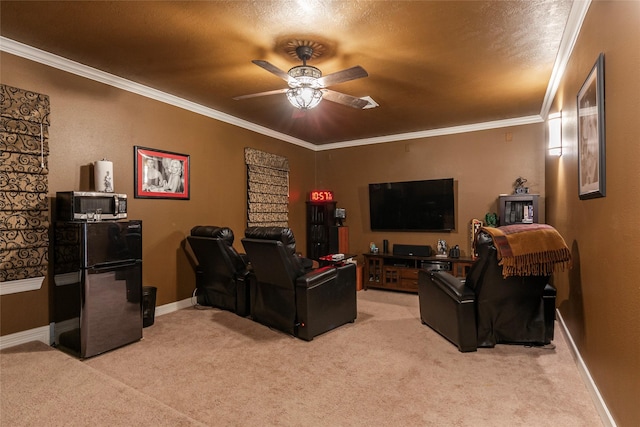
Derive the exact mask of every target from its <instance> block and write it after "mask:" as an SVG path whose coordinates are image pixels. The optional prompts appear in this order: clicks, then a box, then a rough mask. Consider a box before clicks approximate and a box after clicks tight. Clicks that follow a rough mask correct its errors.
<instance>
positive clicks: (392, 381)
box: [1, 290, 602, 427]
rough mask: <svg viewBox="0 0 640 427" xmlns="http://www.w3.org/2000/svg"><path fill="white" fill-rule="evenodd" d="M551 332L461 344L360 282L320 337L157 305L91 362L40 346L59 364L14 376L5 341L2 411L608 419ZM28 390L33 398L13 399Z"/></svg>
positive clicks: (550, 421)
mask: <svg viewBox="0 0 640 427" xmlns="http://www.w3.org/2000/svg"><path fill="white" fill-rule="evenodd" d="M554 342H555V344H556V346H557V348H556V349H555V350H544V349H539V348H526V347H521V346H508V345H501V346H498V347H496V348H494V349H480V350H479V351H478V352H475V353H460V352H458V350H457V349H456V347H455V346H453V345H452V344H450V343H449V342H448V341H446V340H445V339H444V338H442V337H440V336H439V335H438V334H437V333H435V332H433V331H432V330H431V329H430V328H428V327H427V326H424V325H422V323H421V322H420V319H419V310H418V297H417V295H412V294H401V293H393V292H385V291H376V290H368V291H361V292H358V319H357V320H356V322H355V323H353V324H348V325H345V326H343V327H340V328H338V329H336V330H334V331H331V332H329V333H327V334H324V335H321V336H319V337H316V338H315V339H314V340H313V341H312V342H305V341H301V340H298V339H295V338H292V337H290V336H287V335H285V334H282V333H280V332H278V331H274V330H271V329H269V328H267V327H265V326H262V325H260V324H257V323H255V322H253V321H251V320H250V319H247V318H241V317H238V316H236V315H234V314H232V313H229V312H225V311H221V310H217V309H211V308H205V309H197V308H190V309H185V310H180V311H177V312H174V313H171V314H167V315H164V316H161V317H157V318H156V319H155V324H154V325H153V326H151V327H149V328H146V329H145V330H144V339H143V340H142V341H140V342H138V343H135V344H132V345H129V346H126V347H123V348H121V349H118V350H115V351H112V352H109V353H106V354H103V355H100V356H97V357H94V358H92V359H88V360H86V361H83V362H80V361H76V360H74V359H71V358H68V357H67V356H65V355H62V354H60V353H57V354H49V353H50V352H40V353H43V354H44V355H45V356H46V358H49V359H51V360H52V363H51V364H52V367H51V368H47V369H33V370H31V369H23V370H22V372H19V373H18V374H17V375H16V374H13V373H11V381H10V382H9V383H8V384H6V385H5V381H4V376H5V375H4V372H5V369H6V370H7V371H11V370H18V371H20V369H19V366H20V365H21V364H22V362H19V361H17V360H7V361H6V363H5V360H6V359H13V357H11V353H5V352H3V353H2V356H1V357H2V410H3V413H2V419H1V421H2V425H5V423H4V422H5V417H6V420H8V421H11V424H6V425H36V424H35V423H30V422H25V423H23V424H21V423H20V422H18V421H19V420H20V419H21V418H20V417H26V416H27V413H28V412H29V411H32V412H36V413H37V414H36V415H31V419H34V420H42V419H45V415H43V414H41V412H44V411H47V412H49V413H54V414H56V416H58V417H59V416H60V412H61V411H64V416H65V419H66V420H67V421H70V423H68V424H67V425H87V423H89V421H91V422H90V424H93V425H119V424H117V423H116V421H118V420H119V419H120V418H118V419H110V418H108V417H107V413H108V412H109V411H113V413H115V414H118V412H119V411H125V410H126V409H125V408H129V407H132V406H133V407H138V408H139V410H140V414H137V415H135V417H134V416H132V418H131V419H129V423H127V424H126V425H188V424H189V423H195V422H201V423H202V424H204V425H210V426H225V425H227V426H231V425H237V426H249V425H260V426H262V425H279V426H301V425H305V426H382V425H384V426H445V425H446V426H554V427H555V426H560V425H561V426H599V425H602V424H601V422H600V419H599V418H598V414H597V412H596V410H595V407H594V405H593V403H592V401H591V399H590V396H589V394H588V393H587V390H586V387H585V386H584V384H583V383H582V380H581V378H580V375H579V373H578V370H577V368H576V366H575V363H574V361H573V359H572V357H571V355H570V353H569V350H568V348H567V345H566V343H565V342H564V340H563V337H562V334H561V333H560V332H559V331H558V330H556V339H555V341H554ZM24 351H25V353H24V355H25V356H29V357H34V358H38V359H40V358H41V357H38V355H35V356H34V355H33V353H31V352H30V351H29V350H28V349H25V350H24ZM54 353H55V352H54ZM14 354H15V353H14ZM8 356H10V357H8ZM40 356H42V355H40ZM61 358H64V361H63V363H62V364H61V360H60V359H61ZM31 363H33V362H32V361H30V360H28V358H26V359H25V360H24V364H25V365H27V364H31ZM5 365H6V366H5ZM60 370H64V371H68V372H72V373H74V374H73V376H76V375H77V376H76V382H75V383H74V382H73V381H72V380H73V376H72V378H71V379H66V376H63V375H60V374H56V373H55V372H56V371H60ZM76 371H77V372H78V373H77V374H75V372H76ZM87 372H89V373H90V374H89V375H87ZM20 378H24V382H26V383H27V385H19V384H21V380H20ZM56 381H64V384H63V386H57V385H56ZM14 386H15V387H18V388H19V389H20V391H19V392H14V391H13V390H12V388H13V387H14ZM54 386H55V391H54V389H52V387H54ZM75 387H77V388H78V390H73V392H72V391H68V392H66V391H65V390H67V389H74V388H75ZM93 387H96V388H93ZM61 392H62V396H59V397H57V398H56V397H55V396H56V394H57V393H61ZM85 395H86V396H88V397H89V398H88V399H84V403H78V401H80V402H82V401H83V397H84V396H85ZM52 397H53V398H54V399H56V400H55V402H54V404H47V403H45V402H46V399H47V398H52ZM111 399H112V400H113V401H112V402H109V403H105V401H106V400H111ZM10 400H11V401H13V402H9V401H10ZM36 402H38V403H36ZM26 403H28V404H29V405H28V406H29V407H30V409H29V410H24V411H16V410H15V409H14V408H15V404H26ZM65 403H66V406H67V409H66V410H65V409H63V408H62V407H64V406H65ZM42 404H44V405H45V407H40V406H38V405H42ZM58 408H59V409H58ZM116 408H117V409H116ZM15 412H18V413H17V415H16V414H15ZM7 413H9V415H5V414H7ZM124 418H126V417H124ZM74 420H75V421H77V422H75V423H74ZM85 421H86V422H85ZM16 422H18V423H17V424H16ZM39 425H43V424H39ZM49 425H52V424H51V423H49ZM58 425H62V424H58ZM123 425H124V424H123Z"/></svg>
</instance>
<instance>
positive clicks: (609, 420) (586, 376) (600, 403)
mask: <svg viewBox="0 0 640 427" xmlns="http://www.w3.org/2000/svg"><path fill="white" fill-rule="evenodd" d="M556 318H557V319H558V323H560V329H561V330H562V335H563V336H564V338H565V339H566V341H567V343H568V344H569V351H570V352H571V356H573V360H574V361H575V362H576V366H577V367H578V371H579V372H580V375H581V376H582V380H583V381H584V384H585V386H586V387H587V390H588V391H589V394H590V395H591V399H592V400H593V404H594V405H595V407H596V411H598V415H600V419H601V420H602V424H603V425H604V426H605V427H616V426H617V424H616V422H615V420H614V419H613V417H612V416H611V413H610V412H609V408H607V405H606V403H605V402H604V399H602V395H601V394H600V391H599V390H598V386H597V385H596V383H595V382H594V381H593V378H592V377H591V373H589V368H588V367H587V365H586V364H585V363H584V360H582V356H581V355H580V351H578V347H576V343H575V342H574V341H573V338H572V337H571V333H570V332H569V328H567V325H566V324H565V323H564V319H563V318H562V314H561V313H560V310H558V309H556Z"/></svg>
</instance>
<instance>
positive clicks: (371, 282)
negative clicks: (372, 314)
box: [363, 253, 474, 293]
mask: <svg viewBox="0 0 640 427" xmlns="http://www.w3.org/2000/svg"><path fill="white" fill-rule="evenodd" d="M473 262H474V260H473V259H471V258H467V257H460V258H440V257H433V256H429V257H422V256H398V255H385V254H370V253H369V254H364V277H363V279H364V280H363V284H364V289H367V288H380V289H391V290H396V291H404V292H414V293H417V292H418V271H420V270H422V269H425V270H444V271H448V272H450V273H451V274H453V275H454V276H456V277H466V276H467V273H468V272H469V268H471V265H472V264H473Z"/></svg>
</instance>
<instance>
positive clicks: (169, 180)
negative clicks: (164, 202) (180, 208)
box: [133, 146, 191, 200]
mask: <svg viewBox="0 0 640 427" xmlns="http://www.w3.org/2000/svg"><path fill="white" fill-rule="evenodd" d="M189 160H190V159H189V156H188V155H186V154H179V153H172V152H170V151H164V150H157V149H154V148H147V147H140V146H134V159H133V165H134V174H133V176H134V197H135V198H138V199H178V200H189V197H190V190H191V188H190V187H191V182H190V164H189Z"/></svg>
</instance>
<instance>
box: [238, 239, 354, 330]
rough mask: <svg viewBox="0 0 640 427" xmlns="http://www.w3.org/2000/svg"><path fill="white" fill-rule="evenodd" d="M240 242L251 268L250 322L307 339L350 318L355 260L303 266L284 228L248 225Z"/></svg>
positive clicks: (350, 319) (352, 312) (351, 316)
mask: <svg viewBox="0 0 640 427" xmlns="http://www.w3.org/2000/svg"><path fill="white" fill-rule="evenodd" d="M242 245H243V246H244V249H245V251H246V253H247V257H248V258H249V263H250V268H251V272H252V273H251V274H252V276H251V279H250V281H251V292H250V294H251V317H252V318H253V320H255V321H256V322H259V323H262V324H263V325H266V326H269V327H272V328H274V329H278V330H280V331H283V332H286V333H288V334H291V335H293V336H295V337H298V338H301V339H303V340H306V341H311V340H312V339H313V338H314V337H315V336H317V335H320V334H322V333H324V332H327V331H329V330H331V329H334V328H337V327H338V326H341V325H344V324H345V323H349V322H353V321H355V319H356V317H357V304H356V266H355V264H351V263H347V264H344V265H334V266H326V267H322V268H318V269H315V270H313V269H311V270H310V269H308V268H306V266H305V264H306V263H305V259H303V258H301V257H300V256H299V255H297V254H296V243H295V237H294V236H293V232H292V231H291V229H289V228H283V227H249V228H247V230H246V231H245V238H244V239H242Z"/></svg>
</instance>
